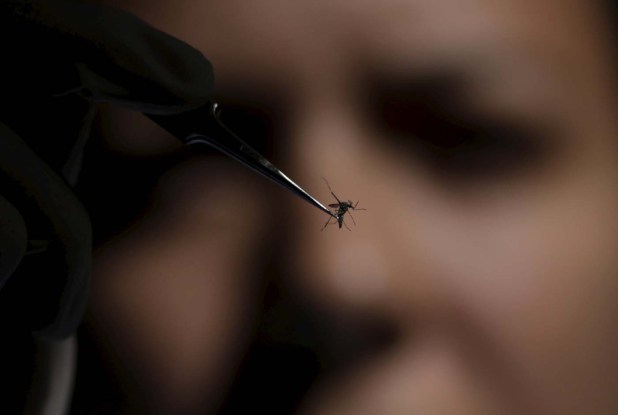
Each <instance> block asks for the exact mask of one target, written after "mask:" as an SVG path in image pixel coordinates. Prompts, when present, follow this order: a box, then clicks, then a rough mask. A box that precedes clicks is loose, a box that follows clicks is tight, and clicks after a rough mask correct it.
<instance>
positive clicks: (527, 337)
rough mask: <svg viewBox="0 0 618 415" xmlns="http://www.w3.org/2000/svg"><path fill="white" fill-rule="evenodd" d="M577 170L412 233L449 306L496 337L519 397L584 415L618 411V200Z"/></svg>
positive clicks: (453, 206) (441, 212) (445, 210)
mask: <svg viewBox="0 0 618 415" xmlns="http://www.w3.org/2000/svg"><path fill="white" fill-rule="evenodd" d="M574 172H577V174H578V177H569V178H567V179H566V180H560V183H557V182H556V183H551V186H550V185H549V184H547V183H546V184H538V183H537V184H536V186H537V187H536V188H535V186H532V185H531V186H530V187H527V189H526V191H521V192H515V191H513V192H511V190H512V189H511V190H509V191H508V192H505V191H504V190H505V189H503V191H498V192H497V193H496V194H495V195H494V194H492V193H490V192H488V193H486V194H480V195H479V197H478V198H472V199H468V200H467V201H466V202H465V203H462V202H461V201H460V202H459V203H454V202H453V201H452V200H451V201H450V203H444V204H440V203H438V204H437V205H436V206H434V208H433V209H427V212H431V215H434V216H432V217H427V218H426V220H425V221H421V222H420V225H419V226H420V227H421V228H420V229H419V228H417V229H416V231H417V233H418V234H421V235H423V237H424V238H425V239H424V247H425V253H426V255H425V257H424V258H425V259H424V260H425V261H426V263H428V264H430V265H428V269H430V270H431V278H433V279H434V284H439V285H440V287H441V290H442V292H443V295H444V296H445V298H448V302H449V304H446V306H447V307H449V306H452V307H455V308H456V309H457V310H459V311H462V312H463V313H464V314H465V315H466V316H467V318H468V319H470V320H472V321H473V324H474V325H476V326H478V327H479V330H480V331H482V332H483V333H484V335H486V336H488V337H489V338H491V339H492V342H493V343H494V346H495V347H496V348H497V349H498V350H499V353H500V354H501V359H504V365H505V366H506V367H508V371H510V372H511V376H514V377H516V378H518V379H519V381H518V384H519V385H521V387H522V388H524V389H526V394H527V395H528V396H529V397H531V399H532V400H534V399H535V398H536V399H537V400H538V402H545V403H546V404H547V405H550V406H551V407H552V408H554V409H555V408H557V407H560V406H561V405H568V407H569V408H570V409H569V411H573V410H574V408H580V412H579V413H585V412H590V411H591V407H590V405H594V404H593V402H597V403H598V404H599V405H600V407H601V408H602V407H605V408H607V407H608V405H609V407H611V405H614V404H615V402H613V403H608V402H607V401H608V399H609V400H612V399H613V398H611V397H612V396H613V394H614V393H613V391H614V390H615V387H616V385H617V383H618V365H616V364H615V363H614V362H615V361H616V359H615V358H614V355H615V351H616V350H617V348H618V330H617V328H616V325H615V322H616V315H618V314H617V313H618V309H617V308H618V307H617V302H616V297H617V295H618V261H617V259H616V258H617V256H616V250H617V249H618V215H617V213H618V203H617V202H616V192H615V190H614V189H616V187H615V185H614V184H610V183H607V181H606V180H600V177H603V176H601V175H599V176H597V175H596V174H590V175H583V174H581V171H580V170H574ZM573 176H574V175H573ZM595 176H596V177H595ZM604 177H609V174H608V173H607V170H606V171H605V175H604ZM562 179H564V177H563V178H562ZM413 288H414V287H413V286H409V288H408V289H409V290H412V289H413ZM550 402H551V404H550ZM593 412H594V411H593ZM565 413H567V412H566V407H565ZM568 413H571V412H568ZM573 413H578V412H577V411H574V412H573Z"/></svg>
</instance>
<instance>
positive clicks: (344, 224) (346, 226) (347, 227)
mask: <svg viewBox="0 0 618 415" xmlns="http://www.w3.org/2000/svg"><path fill="white" fill-rule="evenodd" d="M342 222H343V226H345V228H346V229H347V230H349V231H351V230H352V229H350V227H349V226H348V225H347V224H346V223H345V221H342Z"/></svg>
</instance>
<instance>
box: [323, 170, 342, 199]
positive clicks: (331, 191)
mask: <svg viewBox="0 0 618 415" xmlns="http://www.w3.org/2000/svg"><path fill="white" fill-rule="evenodd" d="M322 180H324V183H326V186H328V190H330V194H331V195H333V196H334V197H335V199H336V200H337V202H338V203H339V204H341V200H339V198H338V197H337V195H336V194H335V192H333V189H331V188H330V184H328V181H327V180H326V179H325V178H324V177H322Z"/></svg>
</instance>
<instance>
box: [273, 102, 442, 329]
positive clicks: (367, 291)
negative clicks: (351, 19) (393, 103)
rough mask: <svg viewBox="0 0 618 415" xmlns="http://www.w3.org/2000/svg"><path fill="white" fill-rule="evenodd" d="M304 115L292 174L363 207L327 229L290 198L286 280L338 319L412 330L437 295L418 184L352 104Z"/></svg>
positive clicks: (326, 199)
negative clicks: (426, 256) (416, 197)
mask: <svg viewBox="0 0 618 415" xmlns="http://www.w3.org/2000/svg"><path fill="white" fill-rule="evenodd" d="M302 113H303V114H304V116H303V118H302V119H298V120H296V123H295V128H294V130H293V134H292V136H291V137H290V139H289V143H290V144H289V147H288V148H287V154H286V155H285V156H286V159H287V160H289V163H287V164H288V166H289V167H288V166H286V169H289V170H290V174H293V177H297V178H298V180H299V182H300V183H303V185H304V186H306V188H307V190H308V191H309V192H310V193H312V194H314V195H315V196H316V197H317V198H318V199H319V200H321V201H322V202H323V203H338V201H337V200H335V197H334V196H336V198H337V199H338V200H341V201H344V200H359V203H358V205H352V206H356V208H355V209H351V208H350V209H348V211H347V212H346V213H345V214H344V215H343V217H342V220H343V225H344V226H341V224H340V226H339V228H337V227H336V226H328V225H326V227H325V228H324V229H323V227H324V226H325V224H326V223H327V220H328V219H329V218H328V217H326V216H325V215H319V213H318V211H316V210H308V209H307V208H306V207H305V206H303V205H302V204H300V203H295V202H296V201H291V202H292V203H294V204H293V206H292V207H291V208H290V209H288V212H291V215H292V217H293V219H292V223H293V226H292V227H290V232H289V233H288V236H287V237H288V239H289V241H288V243H287V246H288V249H289V256H288V259H287V261H286V263H287V266H288V269H287V272H286V275H288V276H293V278H294V283H295V284H298V285H300V287H301V290H300V291H301V292H304V293H308V296H309V297H310V300H311V301H312V302H313V303H314V304H316V305H318V306H319V307H321V308H324V309H326V310H328V311H330V312H332V313H334V314H337V315H340V316H352V317H353V318H357V317H358V318H363V319H364V318H367V319H369V320H371V321H375V320H376V319H377V320H380V321H389V322H391V323H392V324H394V325H396V326H402V327H403V326H410V324H409V321H410V320H411V319H415V318H416V316H415V314H416V313H417V311H418V310H416V308H419V307H420V308H422V307H424V305H427V304H430V303H432V302H433V301H434V300H435V298H436V296H435V295H434V294H433V293H432V290H433V288H432V287H431V283H430V278H428V272H426V271H427V269H426V268H424V264H423V259H422V256H421V255H420V252H421V251H422V250H421V249H418V243H417V237H416V235H415V233H414V231H413V230H414V228H415V226H416V224H417V221H418V220H420V219H418V218H415V215H414V210H415V206H414V203H413V202H411V200H413V198H412V197H410V194H411V187H413V184H412V182H413V179H411V178H410V177H409V175H408V174H407V173H405V174H404V173H402V172H401V171H399V170H398V169H399V167H397V165H396V164H393V163H391V162H390V161H389V157H390V155H389V154H386V152H383V151H382V150H381V149H380V148H379V146H378V145H377V144H376V143H379V142H380V140H376V139H375V138H376V137H371V132H370V131H368V130H366V129H364V128H363V123H362V120H361V119H360V118H359V117H358V116H357V115H355V114H354V113H353V112H352V111H351V109H350V107H349V106H344V105H340V106H338V105H336V104H332V103H322V105H316V106H314V107H311V108H309V109H306V110H305V111H302ZM323 177H324V178H326V179H327V180H328V184H329V185H330V189H329V186H328V184H327V183H325V181H324V180H323ZM411 180H412V181H411ZM331 190H332V193H334V195H333V194H331ZM333 225H334V223H333ZM347 228H349V230H348V229H347ZM321 230H322V231H321ZM391 323H389V324H391Z"/></svg>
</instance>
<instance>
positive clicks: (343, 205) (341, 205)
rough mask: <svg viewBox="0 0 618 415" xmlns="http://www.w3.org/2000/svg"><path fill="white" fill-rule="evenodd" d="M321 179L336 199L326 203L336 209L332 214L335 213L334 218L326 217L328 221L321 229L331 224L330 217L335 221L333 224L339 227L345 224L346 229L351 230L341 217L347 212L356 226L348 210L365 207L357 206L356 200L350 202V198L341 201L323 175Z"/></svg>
mask: <svg viewBox="0 0 618 415" xmlns="http://www.w3.org/2000/svg"><path fill="white" fill-rule="evenodd" d="M322 179H323V180H324V182H325V183H326V186H328V190H330V194H331V195H333V197H334V198H335V199H336V200H337V203H331V204H329V205H328V206H329V207H331V208H333V209H337V211H336V212H334V215H335V217H334V218H328V221H327V222H326V224H325V225H324V227H323V228H322V230H324V229H325V228H326V227H327V226H328V225H330V224H331V219H335V220H336V222H333V223H332V224H333V225H334V224H335V223H338V224H339V229H341V227H342V226H345V227H346V229H347V230H349V231H351V230H352V229H350V228H349V227H348V225H347V224H346V223H345V222H344V221H343V217H344V216H345V214H346V213H347V214H349V215H350V217H351V218H352V222H354V226H356V221H355V220H354V216H352V212H350V210H367V209H364V208H359V207H357V206H358V201H357V202H356V203H352V201H351V200H348V201H347V202H342V201H341V200H339V198H338V197H337V195H336V194H335V192H333V189H331V188H330V184H328V181H326V179H324V177H322Z"/></svg>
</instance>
